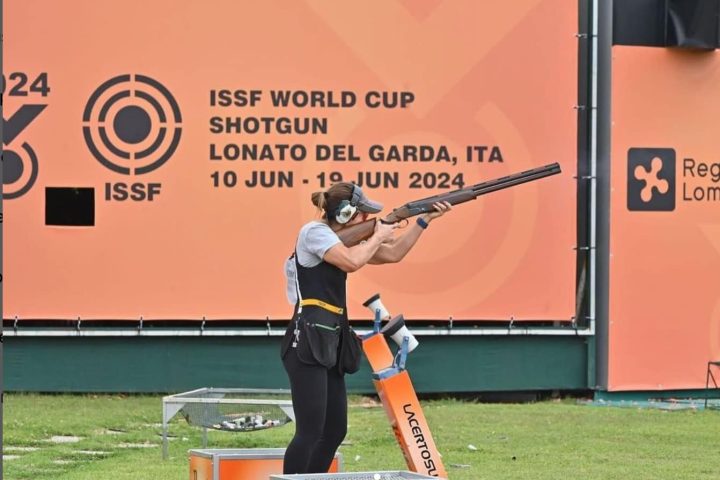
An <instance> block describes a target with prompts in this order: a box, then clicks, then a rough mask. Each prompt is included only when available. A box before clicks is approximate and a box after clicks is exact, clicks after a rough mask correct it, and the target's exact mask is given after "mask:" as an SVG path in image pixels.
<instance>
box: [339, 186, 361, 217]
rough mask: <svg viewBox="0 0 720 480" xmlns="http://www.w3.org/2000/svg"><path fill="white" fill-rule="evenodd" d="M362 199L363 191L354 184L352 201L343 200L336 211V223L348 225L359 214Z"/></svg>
mask: <svg viewBox="0 0 720 480" xmlns="http://www.w3.org/2000/svg"><path fill="white" fill-rule="evenodd" d="M361 198H362V190H360V189H359V188H358V187H357V186H356V185H355V184H353V188H352V194H351V195H350V200H343V201H342V202H340V205H338V207H337V208H336V209H335V221H336V222H337V223H339V224H341V225H344V224H346V223H347V222H349V221H350V220H352V218H353V217H354V216H355V214H356V213H357V204H358V202H359V201H360V199H361Z"/></svg>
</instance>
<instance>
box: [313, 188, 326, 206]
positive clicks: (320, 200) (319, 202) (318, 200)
mask: <svg viewBox="0 0 720 480" xmlns="http://www.w3.org/2000/svg"><path fill="white" fill-rule="evenodd" d="M311 199H312V203H313V205H315V206H316V207H317V208H318V209H320V210H323V209H324V208H325V204H326V202H327V192H314V193H313V194H312V196H311Z"/></svg>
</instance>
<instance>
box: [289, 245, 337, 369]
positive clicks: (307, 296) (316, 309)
mask: <svg viewBox="0 0 720 480" xmlns="http://www.w3.org/2000/svg"><path fill="white" fill-rule="evenodd" d="M294 257H295V268H296V271H297V284H298V285H299V290H300V291H299V294H298V297H299V298H298V302H297V303H296V304H295V311H294V314H293V318H292V321H291V322H290V324H289V325H288V328H287V330H286V331H285V336H284V337H283V342H282V349H281V355H282V357H284V356H285V355H286V354H287V352H288V350H289V349H290V348H295V349H296V351H297V355H298V359H299V360H300V361H301V362H303V363H306V364H310V365H317V364H320V365H323V366H325V367H326V368H332V367H335V366H336V364H337V359H338V352H339V349H340V346H341V345H340V342H341V338H343V336H341V329H342V328H347V326H348V317H347V305H346V303H347V300H346V298H347V297H346V289H345V283H346V281H347V273H345V272H344V271H342V270H341V269H339V268H338V267H336V266H335V265H333V264H331V263H328V262H325V261H321V262H320V263H319V264H318V265H316V266H314V267H303V266H302V265H300V262H299V261H298V259H297V253H295V254H294ZM318 300H319V301H320V302H322V303H324V304H327V306H328V307H336V308H340V309H342V313H338V312H337V311H335V312H333V311H330V309H328V308H323V307H322V306H318V305H302V306H301V301H306V302H310V301H318ZM315 303H318V302H315ZM336 308H331V309H333V310H335V309H336Z"/></svg>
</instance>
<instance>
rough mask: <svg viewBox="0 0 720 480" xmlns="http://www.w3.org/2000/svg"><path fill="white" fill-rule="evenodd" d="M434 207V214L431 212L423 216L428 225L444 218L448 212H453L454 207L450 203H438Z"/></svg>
mask: <svg viewBox="0 0 720 480" xmlns="http://www.w3.org/2000/svg"><path fill="white" fill-rule="evenodd" d="M433 207H434V208H435V211H434V212H429V213H426V214H425V215H423V220H425V221H426V222H427V223H430V222H431V221H432V220H433V219H435V218H438V217H442V216H443V215H445V214H446V213H447V212H449V211H450V210H452V205H450V203H448V202H436V203H433Z"/></svg>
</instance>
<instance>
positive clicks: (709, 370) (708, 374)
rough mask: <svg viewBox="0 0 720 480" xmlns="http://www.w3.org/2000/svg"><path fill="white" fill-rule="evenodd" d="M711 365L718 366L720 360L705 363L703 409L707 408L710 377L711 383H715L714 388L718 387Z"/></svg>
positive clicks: (719, 365)
mask: <svg viewBox="0 0 720 480" xmlns="http://www.w3.org/2000/svg"><path fill="white" fill-rule="evenodd" d="M712 367H720V361H714V362H708V364H707V372H706V373H705V407H704V408H705V409H707V403H708V395H709V394H710V388H709V386H710V379H711V378H712V381H713V385H715V390H717V389H720V387H718V384H717V382H716V381H715V375H713V373H712Z"/></svg>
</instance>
